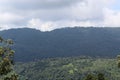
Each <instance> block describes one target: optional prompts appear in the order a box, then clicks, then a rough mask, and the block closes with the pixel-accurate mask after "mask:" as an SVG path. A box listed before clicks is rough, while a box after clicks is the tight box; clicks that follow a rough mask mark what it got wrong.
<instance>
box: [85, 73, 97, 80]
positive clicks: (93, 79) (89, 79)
mask: <svg viewBox="0 0 120 80" xmlns="http://www.w3.org/2000/svg"><path fill="white" fill-rule="evenodd" d="M85 80H96V77H95V76H94V75H93V74H88V75H87V76H86V77H85Z"/></svg>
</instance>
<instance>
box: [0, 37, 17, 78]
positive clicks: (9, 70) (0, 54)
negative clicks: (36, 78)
mask: <svg viewBox="0 0 120 80" xmlns="http://www.w3.org/2000/svg"><path fill="white" fill-rule="evenodd" d="M11 45H13V41H12V40H11V39H8V40H5V39H3V38H2V37H0V80H18V75H17V74H16V73H15V72H14V70H13V57H14V51H13V50H12V49H11V48H10V47H11Z"/></svg>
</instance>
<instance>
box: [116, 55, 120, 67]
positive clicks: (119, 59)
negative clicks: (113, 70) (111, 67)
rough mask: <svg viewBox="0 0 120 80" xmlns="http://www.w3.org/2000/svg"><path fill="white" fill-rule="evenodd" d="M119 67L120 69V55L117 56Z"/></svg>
mask: <svg viewBox="0 0 120 80" xmlns="http://www.w3.org/2000/svg"><path fill="white" fill-rule="evenodd" d="M117 66H118V68H120V55H117Z"/></svg>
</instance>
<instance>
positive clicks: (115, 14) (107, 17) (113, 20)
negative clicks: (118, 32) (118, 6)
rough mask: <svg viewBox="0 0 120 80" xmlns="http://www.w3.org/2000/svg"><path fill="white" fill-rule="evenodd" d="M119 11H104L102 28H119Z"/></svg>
mask: <svg viewBox="0 0 120 80" xmlns="http://www.w3.org/2000/svg"><path fill="white" fill-rule="evenodd" d="M119 19H120V11H113V10H111V9H107V8H106V9H105V12H104V26H109V27H120V20H119Z"/></svg>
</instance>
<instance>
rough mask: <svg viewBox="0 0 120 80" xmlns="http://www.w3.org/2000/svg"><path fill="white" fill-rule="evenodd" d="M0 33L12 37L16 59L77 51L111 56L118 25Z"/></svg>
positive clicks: (115, 49)
mask: <svg viewBox="0 0 120 80" xmlns="http://www.w3.org/2000/svg"><path fill="white" fill-rule="evenodd" d="M0 34H1V35H2V36H3V37H4V38H11V39H13V40H14V41H15V44H14V49H15V51H16V54H15V60H17V61H33V60H35V59H43V58H48V57H66V56H81V55H82V56H84V55H85V56H92V57H96V56H100V57H115V56H116V55H117V54H119V52H120V45H119V44H120V35H119V34H120V28H95V27H89V28H83V27H81V28H63V29H56V30H53V31H50V32H41V31H39V30H35V29H29V28H23V29H11V30H5V31H0Z"/></svg>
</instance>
